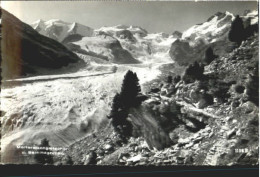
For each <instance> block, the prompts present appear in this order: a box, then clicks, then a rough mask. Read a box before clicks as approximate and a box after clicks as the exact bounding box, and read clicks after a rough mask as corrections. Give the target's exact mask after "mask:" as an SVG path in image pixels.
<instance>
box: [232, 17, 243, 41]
mask: <svg viewBox="0 0 260 177" xmlns="http://www.w3.org/2000/svg"><path fill="white" fill-rule="evenodd" d="M228 38H229V40H230V41H231V42H237V43H238V44H239V45H240V44H241V42H242V41H243V40H244V38H245V29H244V26H243V21H242V19H241V18H240V17H239V15H237V16H236V18H235V20H234V21H233V22H232V24H231V29H230V31H229V33H228Z"/></svg>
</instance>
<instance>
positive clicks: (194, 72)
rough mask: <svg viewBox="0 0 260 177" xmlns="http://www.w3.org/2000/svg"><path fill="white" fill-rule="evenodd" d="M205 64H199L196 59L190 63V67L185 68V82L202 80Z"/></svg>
mask: <svg viewBox="0 0 260 177" xmlns="http://www.w3.org/2000/svg"><path fill="white" fill-rule="evenodd" d="M203 72H204V65H202V64H199V63H198V62H197V61H195V62H194V63H193V64H191V65H189V66H188V68H187V69H186V70H185V73H184V75H183V77H182V79H183V81H184V82H185V83H191V82H194V81H195V80H202V79H203V78H204V75H203Z"/></svg>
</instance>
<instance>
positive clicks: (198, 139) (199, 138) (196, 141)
mask: <svg viewBox="0 0 260 177" xmlns="http://www.w3.org/2000/svg"><path fill="white" fill-rule="evenodd" d="M202 139H203V138H202V137H201V136H200V137H198V138H196V139H195V140H194V143H198V142H200V141H201V140H202Z"/></svg>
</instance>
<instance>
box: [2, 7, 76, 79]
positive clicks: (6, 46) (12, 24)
mask: <svg viewBox="0 0 260 177" xmlns="http://www.w3.org/2000/svg"><path fill="white" fill-rule="evenodd" d="M1 11H2V21H1V23H2V42H1V46H2V58H3V60H2V63H1V65H2V77H3V78H10V77H19V76H22V75H25V74H28V73H34V74H39V73H41V69H44V68H46V69H47V68H48V69H49V70H50V71H51V69H58V68H61V67H63V66H67V65H68V64H69V63H76V62H79V61H80V58H78V57H77V55H76V54H74V53H72V52H71V51H69V50H68V49H66V47H64V46H63V45H61V44H60V43H59V42H57V41H55V40H53V39H50V38H47V37H45V36H42V35H40V34H39V33H38V32H36V31H35V30H34V29H33V28H32V27H30V26H29V25H27V24H25V23H23V22H22V21H20V20H19V19H17V18H16V17H15V16H13V15H12V14H10V13H8V12H7V11H5V10H3V9H1ZM36 68H37V69H36Z"/></svg>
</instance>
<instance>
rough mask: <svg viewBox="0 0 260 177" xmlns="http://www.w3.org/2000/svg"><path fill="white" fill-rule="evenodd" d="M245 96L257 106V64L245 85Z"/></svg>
mask: <svg viewBox="0 0 260 177" xmlns="http://www.w3.org/2000/svg"><path fill="white" fill-rule="evenodd" d="M246 88H247V91H246V94H247V95H248V97H249V98H248V99H249V100H250V101H252V102H253V103H255V105H257V106H259V67H258V62H256V64H255V68H254V71H253V73H252V74H249V76H248V81H247V83H246Z"/></svg>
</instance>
